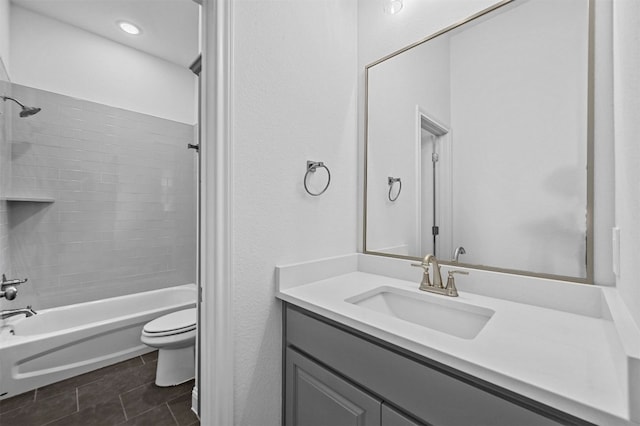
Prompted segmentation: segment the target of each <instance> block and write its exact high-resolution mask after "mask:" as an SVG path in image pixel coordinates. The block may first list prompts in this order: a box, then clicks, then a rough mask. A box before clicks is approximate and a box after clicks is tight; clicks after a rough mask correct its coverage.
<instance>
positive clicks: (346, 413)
mask: <svg viewBox="0 0 640 426" xmlns="http://www.w3.org/2000/svg"><path fill="white" fill-rule="evenodd" d="M286 357H287V360H286V379H285V380H286V386H285V389H286V395H285V397H286V402H285V404H286V405H285V407H286V408H285V425H286V426H380V405H381V401H380V400H378V399H376V398H374V397H373V396H371V395H369V394H367V393H365V392H363V391H362V390H360V389H359V388H357V387H355V386H354V385H352V384H350V383H349V382H347V381H345V380H343V379H342V378H340V377H338V376H336V375H335V374H333V373H331V372H330V371H328V370H326V369H325V368H323V367H321V366H320V365H318V364H316V363H315V362H313V361H311V360H310V359H308V358H307V357H305V356H304V355H302V354H300V353H298V352H296V351H295V350H293V349H291V348H287V350H286Z"/></svg>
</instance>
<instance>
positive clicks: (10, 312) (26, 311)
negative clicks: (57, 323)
mask: <svg viewBox="0 0 640 426" xmlns="http://www.w3.org/2000/svg"><path fill="white" fill-rule="evenodd" d="M36 314H37V312H36V311H34V310H33V309H32V308H31V306H27V307H26V308H19V309H7V310H6V311H0V319H7V318H10V317H13V316H16V315H25V316H27V317H30V316H33V315H36Z"/></svg>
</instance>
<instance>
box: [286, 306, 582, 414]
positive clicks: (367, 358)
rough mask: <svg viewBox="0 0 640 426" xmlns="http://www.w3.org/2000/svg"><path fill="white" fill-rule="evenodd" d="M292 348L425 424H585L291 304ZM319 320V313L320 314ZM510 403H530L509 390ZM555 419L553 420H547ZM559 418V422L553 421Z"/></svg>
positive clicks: (288, 314) (289, 337) (288, 336)
mask: <svg viewBox="0 0 640 426" xmlns="http://www.w3.org/2000/svg"><path fill="white" fill-rule="evenodd" d="M285 314H286V320H285V327H286V342H287V345H291V346H294V347H295V348H297V349H299V350H300V351H303V352H304V353H306V354H308V355H310V356H311V357H313V358H315V359H316V360H318V361H319V362H321V363H323V364H325V365H327V366H330V368H331V369H333V370H335V371H337V372H339V373H340V374H342V375H344V376H345V377H348V378H349V379H350V380H352V381H353V382H355V383H357V384H358V385H360V386H362V387H363V388H365V389H367V390H368V391H370V392H371V393H372V394H375V395H377V396H378V397H379V398H380V399H382V400H384V401H389V402H390V403H391V404H393V405H395V406H397V407H402V409H403V410H405V411H406V412H408V413H411V415H413V416H415V417H416V418H418V419H421V420H422V421H424V422H426V423H429V424H433V425H437V426H447V425H451V426H460V425H474V426H481V425H487V426H499V425H505V426H513V425H519V426H527V425H531V426H545V425H558V424H582V425H587V424H589V423H585V422H582V421H581V420H579V419H576V418H574V417H572V416H569V415H566V414H564V413H561V412H559V411H557V410H553V409H550V408H549V411H548V413H547V411H546V407H545V406H542V405H541V404H537V403H535V402H533V401H532V404H531V406H532V407H533V409H536V410H537V411H539V412H544V413H545V415H541V414H538V413H536V412H534V411H531V410H530V409H528V408H524V407H523V406H520V405H517V404H515V403H513V402H510V401H507V400H506V399H503V398H502V397H501V396H498V395H497V393H498V390H496V387H492V388H491V389H487V390H489V391H487V390H485V389H482V388H481V387H480V386H482V383H481V382H480V381H479V380H478V383H473V382H470V380H469V377H468V376H463V374H462V373H460V377H461V378H458V377H456V376H455V375H454V373H452V372H451V371H441V370H440V369H438V366H437V365H436V364H435V363H434V365H433V366H432V365H430V361H429V360H426V359H422V358H420V359H416V358H418V357H416V358H413V357H408V356H405V355H403V354H401V353H399V352H396V351H394V350H390V349H388V348H386V347H383V346H381V345H379V344H377V343H373V342H372V341H369V340H366V339H365V338H363V337H359V336H357V335H356V334H355V333H354V334H352V332H350V329H348V328H346V327H345V326H342V325H335V326H334V325H330V324H328V322H327V321H324V320H320V319H316V318H313V317H311V316H310V315H307V314H306V313H303V312H301V311H300V310H298V309H296V308H291V307H290V306H288V307H287V309H286V312H285ZM314 316H315V315H314ZM504 392H505V395H507V397H510V399H512V400H513V399H514V398H517V400H518V402H520V399H522V401H523V405H525V404H527V401H528V400H525V398H522V397H520V396H517V395H515V394H513V393H509V392H508V391H504ZM547 416H549V417H547ZM552 418H553V419H556V420H552Z"/></svg>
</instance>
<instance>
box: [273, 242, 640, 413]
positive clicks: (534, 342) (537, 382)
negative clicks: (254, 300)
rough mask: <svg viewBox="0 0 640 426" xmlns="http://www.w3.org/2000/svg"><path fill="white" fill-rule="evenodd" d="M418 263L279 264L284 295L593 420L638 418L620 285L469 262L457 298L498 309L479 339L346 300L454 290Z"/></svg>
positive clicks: (635, 353) (634, 346)
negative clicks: (432, 283) (374, 293)
mask: <svg viewBox="0 0 640 426" xmlns="http://www.w3.org/2000/svg"><path fill="white" fill-rule="evenodd" d="M409 263H411V262H409V261H406V260H400V259H389V258H381V257H378V256H371V255H363V254H354V255H347V256H341V257H337V258H331V259H322V260H319V261H315V262H307V263H303V264H297V265H290V266H282V267H277V280H278V294H277V296H278V298H280V299H282V300H285V301H287V302H289V303H292V304H294V305H297V306H300V307H302V308H305V309H308V310H310V311H312V312H315V313H318V314H321V315H323V316H325V317H327V318H329V319H332V320H335V321H338V322H341V323H343V324H345V325H348V326H350V327H353V328H355V329H358V330H360V331H362V332H365V333H368V334H370V335H372V336H375V337H378V338H381V339H384V340H386V341H388V342H390V343H393V344H395V345H397V346H400V347H403V348H405V349H408V350H410V351H412V352H414V353H416V354H419V355H422V356H425V357H427V358H430V359H433V360H435V361H438V362H442V363H444V364H446V365H449V366H451V367H453V368H456V369H458V370H460V371H462V372H465V373H468V374H471V375H473V376H475V377H478V378H480V379H483V380H486V381H488V382H491V383H494V384H496V385H498V386H502V387H504V388H506V389H508V390H511V391H513V392H516V393H519V394H521V395H523V396H526V397H528V398H531V399H533V400H536V401H539V402H541V403H544V404H546V405H549V406H551V407H554V408H556V409H559V410H561V411H564V412H567V413H569V414H572V415H574V416H576V417H580V418H582V419H584V420H587V421H590V422H593V423H596V424H600V425H607V426H609V425H634V424H638V423H637V421H638V418H637V417H636V416H637V414H638V413H637V409H638V408H637V407H635V405H638V404H640V401H638V398H635V399H634V398H632V396H633V397H636V396H637V395H638V394H637V391H638V383H637V380H634V379H633V378H632V377H631V376H630V373H629V372H632V373H633V372H634V371H635V374H638V370H639V369H640V356H639V353H640V348H639V347H638V346H640V333H638V330H637V327H635V323H633V321H632V320H631V317H630V315H629V314H628V312H626V311H625V309H626V308H625V307H624V304H622V303H620V301H619V300H618V298H619V296H618V295H617V292H615V289H612V288H603V287H598V286H588V285H584V284H571V283H564V282H559V281H552V280H543V279H539V278H529V277H520V276H515V275H508V274H499V273H495V272H487V271H478V270H471V269H468V271H470V272H471V274H470V275H469V276H457V277H456V282H457V285H458V289H459V293H460V295H459V297H457V298H447V299H450V300H454V301H455V302H456V303H464V304H470V305H474V306H479V307H483V308H488V309H491V310H493V311H495V313H494V314H493V316H492V317H491V319H490V320H489V321H488V322H487V324H486V325H485V326H484V328H483V329H482V330H481V331H480V333H479V334H478V335H477V336H476V337H475V338H473V339H463V338H459V337H455V336H452V335H449V334H446V333H442V332H439V331H436V330H432V329H430V328H426V327H423V326H419V325H415V324H412V323H410V322H407V321H404V320H401V319H398V318H394V317H391V316H388V315H385V314H382V313H378V312H376V311H373V310H369V309H366V308H363V307H360V306H357V305H355V304H353V303H349V302H347V301H346V299H349V298H352V297H354V296H357V295H360V294H362V293H365V292H367V291H371V290H373V289H376V288H378V287H384V286H387V287H392V288H397V289H402V290H404V291H408V292H412V293H415V294H416V295H418V297H421V298H427V299H428V298H437V299H439V298H442V297H446V296H440V295H435V294H431V293H425V292H422V291H419V290H418V283H419V281H420V277H421V273H422V272H421V270H420V269H419V268H411V267H409ZM372 272H375V273H372ZM381 272H383V273H384V275H382V274H381ZM443 275H445V277H446V274H445V267H443ZM408 278H409V279H408ZM503 281H511V282H515V284H513V285H511V288H507V289H503V288H501V286H508V285H510V284H509V283H507V282H503ZM540 293H545V294H546V299H547V300H545V297H540ZM527 299H529V300H532V303H533V304H529V303H526V302H525V301H526V300H527ZM523 302H525V303H523ZM629 322H631V323H630V324H629ZM620 323H622V324H620ZM636 379H637V377H636ZM630 401H634V404H631V402H630ZM632 405H633V406H632ZM632 419H633V420H635V422H633V421H632Z"/></svg>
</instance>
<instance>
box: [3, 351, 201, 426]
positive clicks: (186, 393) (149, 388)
mask: <svg viewBox="0 0 640 426" xmlns="http://www.w3.org/2000/svg"><path fill="white" fill-rule="evenodd" d="M157 356H158V353H157V352H152V353H149V354H146V355H142V356H139V357H135V358H132V359H129V360H127V361H123V362H121V363H118V364H115V365H111V366H109V367H105V368H101V369H100V370H96V371H91V372H89V373H86V374H83V375H80V376H76V377H72V378H70V379H67V380H63V381H61V382H58V383H54V384H51V385H48V386H45V387H43V388H39V389H36V390H33V391H30V392H27V393H23V394H21V395H17V396H14V397H12V398H9V399H5V400H2V401H0V426H44V425H48V426H76V425H77V426H114V425H127V426H128V425H154V426H165V425H166V426H191V425H199V424H200V422H199V421H198V418H197V417H196V415H195V414H193V412H192V411H191V390H192V389H193V384H194V382H193V380H191V381H189V382H187V383H183V384H181V385H178V386H171V387H167V388H160V387H157V386H156V385H155V384H154V380H155V371H156V361H157Z"/></svg>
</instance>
